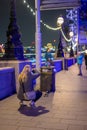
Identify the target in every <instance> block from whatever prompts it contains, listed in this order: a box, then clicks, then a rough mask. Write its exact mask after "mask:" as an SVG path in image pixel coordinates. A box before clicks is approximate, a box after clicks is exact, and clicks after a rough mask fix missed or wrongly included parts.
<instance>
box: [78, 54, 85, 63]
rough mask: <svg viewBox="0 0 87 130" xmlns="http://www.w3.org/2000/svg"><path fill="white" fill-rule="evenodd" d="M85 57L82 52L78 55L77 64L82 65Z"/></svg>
mask: <svg viewBox="0 0 87 130" xmlns="http://www.w3.org/2000/svg"><path fill="white" fill-rule="evenodd" d="M83 58H84V56H83V55H82V54H80V55H79V56H77V64H79V65H82V62H83Z"/></svg>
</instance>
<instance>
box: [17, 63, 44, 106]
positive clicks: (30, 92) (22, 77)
mask: <svg viewBox="0 0 87 130" xmlns="http://www.w3.org/2000/svg"><path fill="white" fill-rule="evenodd" d="M39 76H40V72H38V71H37V70H33V71H32V69H31V66H30V65H25V66H24V68H23V70H22V72H21V73H20V74H19V77H18V79H19V84H20V86H19V89H18V92H17V97H18V98H19V99H20V100H21V102H23V99H27V100H30V101H31V102H30V106H31V107H35V102H36V101H37V100H38V99H39V98H40V97H41V96H42V92H41V91H40V90H35V89H34V83H33V80H35V79H36V78H38V77H39Z"/></svg>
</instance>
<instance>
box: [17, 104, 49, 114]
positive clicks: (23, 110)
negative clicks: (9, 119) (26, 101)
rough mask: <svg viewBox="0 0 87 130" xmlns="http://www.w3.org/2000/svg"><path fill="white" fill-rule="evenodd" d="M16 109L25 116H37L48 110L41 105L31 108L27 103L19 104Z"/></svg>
mask: <svg viewBox="0 0 87 130" xmlns="http://www.w3.org/2000/svg"><path fill="white" fill-rule="evenodd" d="M18 111H19V112H20V113H21V114H24V115H26V116H39V115H41V114H46V113H48V112H49V110H46V108H45V107H43V106H38V107H36V108H35V109H33V108H31V107H29V106H27V105H21V106H20V107H19V109H18Z"/></svg>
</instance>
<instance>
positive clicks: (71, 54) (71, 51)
mask: <svg viewBox="0 0 87 130" xmlns="http://www.w3.org/2000/svg"><path fill="white" fill-rule="evenodd" d="M69 36H70V38H71V48H70V57H73V56H74V52H73V48H72V37H73V32H70V33H69Z"/></svg>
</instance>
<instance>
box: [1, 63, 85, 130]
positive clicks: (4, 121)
mask: <svg viewBox="0 0 87 130" xmlns="http://www.w3.org/2000/svg"><path fill="white" fill-rule="evenodd" d="M82 70H83V76H78V75H77V74H78V67H77V64H75V65H73V66H71V67H70V68H69V70H68V71H65V70H63V71H60V72H58V73H57V74H56V92H55V93H50V94H49V96H48V97H44V96H42V97H41V99H40V100H38V101H37V103H36V106H37V107H36V109H31V108H30V107H29V105H28V104H29V103H28V102H25V105H24V106H22V107H20V105H19V100H18V99H17V97H16V94H15V95H13V96H10V97H8V98H6V99H4V100H2V101H0V130H87V70H86V69H85V65H84V64H83V66H82ZM37 86H39V82H38V83H37Z"/></svg>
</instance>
